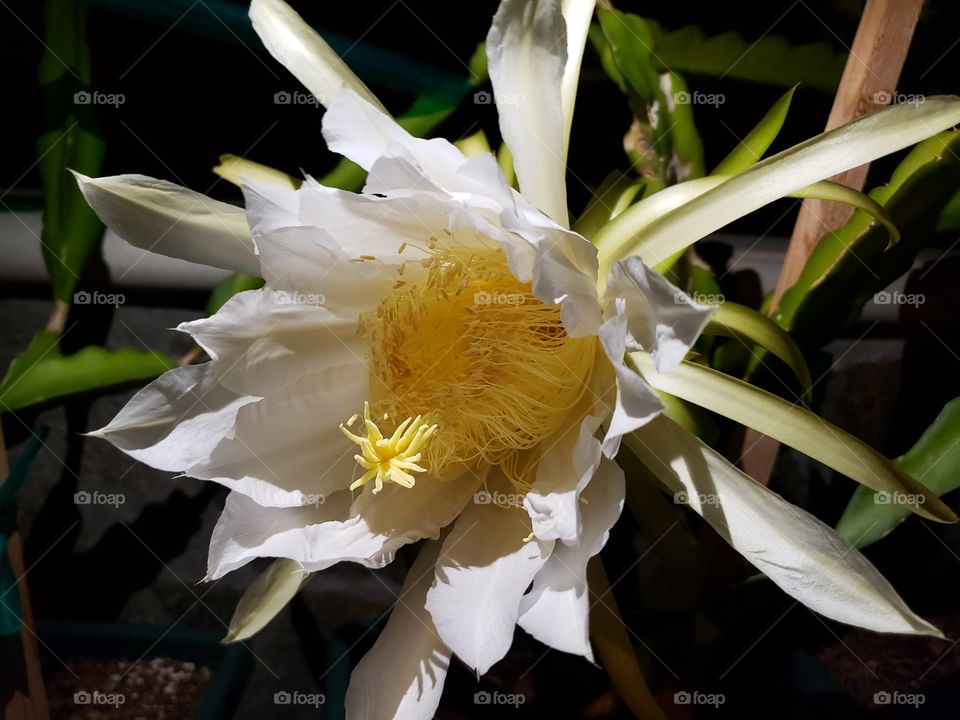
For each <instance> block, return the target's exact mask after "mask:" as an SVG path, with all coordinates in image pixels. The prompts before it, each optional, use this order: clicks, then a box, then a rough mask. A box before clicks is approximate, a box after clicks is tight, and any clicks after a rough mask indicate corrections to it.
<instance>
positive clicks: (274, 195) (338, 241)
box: [244, 177, 456, 291]
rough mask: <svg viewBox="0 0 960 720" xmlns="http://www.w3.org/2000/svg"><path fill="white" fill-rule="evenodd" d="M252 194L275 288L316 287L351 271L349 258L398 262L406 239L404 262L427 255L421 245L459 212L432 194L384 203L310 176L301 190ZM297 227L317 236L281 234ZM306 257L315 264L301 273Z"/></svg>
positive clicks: (253, 218)
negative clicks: (279, 233)
mask: <svg viewBox="0 0 960 720" xmlns="http://www.w3.org/2000/svg"><path fill="white" fill-rule="evenodd" d="M244 196H245V198H246V201H247V212H248V214H249V219H250V227H251V228H252V229H253V236H254V238H255V239H256V241H257V244H258V249H259V251H260V253H261V254H262V256H263V265H264V274H265V275H270V276H271V277H273V280H272V281H270V284H271V285H274V286H276V287H288V286H289V284H291V283H292V285H293V286H294V287H295V288H296V289H303V290H304V291H306V290H307V287H315V285H316V284H317V281H316V280H315V279H314V278H315V277H316V276H317V275H319V276H320V277H324V278H325V279H328V280H329V277H328V276H329V275H332V274H334V273H333V272H331V270H336V269H337V268H339V269H341V270H342V269H344V266H343V264H342V263H343V262H344V260H345V259H349V260H350V262H351V263H352V264H353V265H359V263H358V262H357V261H356V259H357V258H358V257H359V256H361V255H371V256H375V257H376V258H377V260H378V261H380V262H386V263H393V262H396V261H397V260H398V258H399V255H398V252H397V251H398V249H399V247H400V244H401V243H403V242H407V243H408V244H409V245H410V247H408V248H407V249H406V251H405V252H404V254H403V259H406V260H411V259H417V258H419V257H425V256H426V255H425V253H421V252H420V251H419V250H418V249H417V248H418V247H420V246H423V245H424V244H425V243H426V242H427V240H428V239H429V238H430V236H431V235H433V234H436V233H438V232H439V231H440V230H441V229H443V228H446V227H447V224H448V217H449V215H450V212H451V208H453V207H456V205H454V204H453V203H452V201H451V200H450V199H449V198H437V197H434V196H431V195H427V194H424V195H418V196H417V197H415V198H412V197H411V198H408V197H400V198H382V197H376V196H372V195H360V194H357V193H351V192H345V191H343V190H337V189H336V188H328V187H324V186H323V185H321V184H319V183H318V182H317V181H316V180H314V179H313V178H310V177H308V178H307V179H306V180H305V181H304V183H303V185H302V186H301V187H300V189H299V190H297V191H296V192H292V193H291V192H289V191H287V190H283V189H280V188H275V187H271V186H267V185H261V184H252V185H251V186H247V187H245V188H244ZM291 228H302V229H304V232H305V233H309V234H308V235H307V234H301V235H298V234H293V235H292V236H291V237H289V238H286V239H284V238H283V237H280V236H277V237H274V233H276V232H277V231H278V230H284V231H285V232H291ZM331 239H332V241H333V245H331V243H330V240H331ZM414 243H415V245H416V246H414ZM271 244H276V245H280V246H282V247H281V248H272V247H270V246H271ZM337 247H338V248H339V249H340V250H339V252H338V251H337V250H336V248H337ZM291 255H293V256H294V257H291ZM298 259H299V260H300V261H301V262H303V261H306V263H307V265H306V266H305V267H304V269H303V270H302V271H300V272H297V271H296V269H295V266H296V262H297V260H298ZM369 269H370V268H367V270H369ZM363 272H364V268H362V267H354V268H351V274H360V275H361V276H363Z"/></svg>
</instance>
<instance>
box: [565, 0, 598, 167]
mask: <svg viewBox="0 0 960 720" xmlns="http://www.w3.org/2000/svg"><path fill="white" fill-rule="evenodd" d="M560 5H561V6H562V10H563V20H564V23H565V24H566V28H567V62H566V65H564V68H563V79H562V81H561V83H560V100H561V104H562V105H563V153H564V159H566V156H567V148H568V146H569V145H570V126H571V125H572V124H573V107H574V105H575V104H576V100H577V84H578V83H579V81H580V62H581V60H583V51H584V48H585V46H586V44H587V33H588V32H589V30H590V20H591V19H592V18H593V8H594V6H595V5H596V0H560ZM564 162H566V160H564Z"/></svg>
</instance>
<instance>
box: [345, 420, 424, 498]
mask: <svg viewBox="0 0 960 720" xmlns="http://www.w3.org/2000/svg"><path fill="white" fill-rule="evenodd" d="M386 417H387V415H386V413H385V414H384V419H386ZM351 419H353V418H351ZM422 420H423V418H422V417H421V416H420V415H417V416H416V417H414V418H407V419H406V420H404V421H403V422H402V423H400V424H399V425H398V426H397V428H396V430H394V431H393V435H391V436H390V437H389V438H387V437H384V435H383V433H382V432H381V431H380V428H378V427H377V424H376V423H375V422H374V421H373V420H371V419H370V404H369V403H366V402H365V403H364V404H363V424H364V427H366V430H367V434H366V437H362V436H360V435H355V434H354V433H352V432H350V431H349V430H347V427H346V425H343V424H341V425H340V432H342V433H343V434H344V435H345V436H346V437H347V438H348V439H349V440H350V441H351V442H354V443H356V444H357V445H359V446H360V450H361V453H362V454H360V455H354V456H353V457H354V459H355V460H356V461H357V464H358V465H359V466H360V467H362V468H363V469H364V470H366V472H365V473H363V475H361V476H360V477H359V478H357V479H356V480H355V481H354V482H353V484H351V485H350V489H351V490H356V489H357V488H358V487H361V486H363V485H366V484H367V483H368V482H370V481H371V480H373V481H374V488H373V494H374V495H376V494H377V493H379V492H380V491H381V490H383V484H384V483H387V482H393V483H396V484H397V485H400V486H401V487H405V488H411V487H413V486H414V485H415V484H416V478H414V476H413V475H412V473H422V472H426V471H427V468H425V467H421V466H420V465H418V464H417V462H418V461H419V460H420V457H421V452H420V450H421V448H423V446H424V444H425V443H426V442H427V440H429V439H430V438H431V437H432V436H433V434H434V433H435V432H436V431H437V426H436V425H435V424H434V425H429V424H427V423H425V422H422ZM348 424H349V423H348Z"/></svg>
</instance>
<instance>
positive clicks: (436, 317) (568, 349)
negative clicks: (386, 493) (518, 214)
mask: <svg viewBox="0 0 960 720" xmlns="http://www.w3.org/2000/svg"><path fill="white" fill-rule="evenodd" d="M406 265H407V266H413V267H409V268H407V267H406V266H405V269H408V270H410V272H407V273H405V274H404V275H403V276H401V279H400V280H398V281H397V282H396V283H394V285H393V287H392V288H391V289H390V290H389V291H388V292H387V293H386V294H385V295H384V297H383V299H382V301H381V303H380V305H379V307H378V308H376V309H375V310H373V311H371V312H369V313H366V314H364V315H363V316H361V318H360V334H361V335H362V336H363V337H365V338H366V339H367V340H368V341H369V343H370V348H371V358H370V386H371V399H370V402H371V405H372V406H373V407H374V408H375V409H376V411H377V413H383V414H384V415H385V416H386V417H390V418H414V419H413V420H410V421H405V423H406V422H409V425H405V424H404V423H401V425H400V426H399V427H398V428H397V432H399V431H400V430H401V428H403V432H402V433H401V437H403V436H405V434H407V433H409V432H410V431H411V429H412V428H414V427H415V426H418V425H419V427H420V428H421V429H422V428H424V427H427V423H426V422H425V421H422V420H421V418H429V419H430V423H431V428H439V430H437V431H434V430H433V429H430V430H424V431H423V434H422V435H421V436H420V437H421V442H420V444H419V445H417V446H416V448H415V450H414V452H415V453H416V454H417V459H418V460H419V459H420V458H421V457H422V459H423V465H424V466H425V467H426V468H427V469H429V470H430V471H431V473H432V474H433V475H435V476H438V477H441V478H446V477H455V476H456V475H458V474H460V473H462V472H463V471H464V470H467V469H470V468H475V467H478V466H479V465H481V464H483V463H487V464H490V465H499V466H500V467H501V468H502V469H503V471H504V473H505V474H506V475H507V477H508V478H510V479H511V481H513V482H514V484H516V485H518V486H521V487H524V488H525V487H528V486H529V484H530V482H531V481H532V477H531V476H532V474H533V472H534V471H535V469H536V465H537V463H536V460H537V459H538V455H537V451H536V448H537V446H538V445H539V444H540V443H541V441H542V440H543V439H544V438H546V437H548V436H549V435H551V434H552V433H554V432H555V431H556V430H557V429H559V428H560V427H561V426H562V425H563V424H564V421H565V420H567V418H568V415H569V412H570V411H571V410H572V409H573V408H574V407H575V406H576V405H577V403H578V402H579V400H580V398H581V396H582V395H583V393H584V392H585V388H586V383H587V381H588V379H589V376H590V372H591V369H592V367H593V359H594V354H595V338H593V337H586V338H571V337H569V336H567V334H566V331H565V330H564V327H563V322H562V321H561V319H560V307H559V306H558V305H547V304H544V303H543V302H541V301H540V300H539V299H537V298H536V297H535V296H534V295H533V294H532V291H531V288H530V284H529V283H521V282H519V281H518V280H517V279H516V278H515V277H514V276H513V274H512V273H511V272H510V270H509V268H508V266H507V262H506V258H505V256H504V254H503V252H502V251H501V250H499V249H490V250H485V251H479V252H478V251H477V250H476V249H471V250H465V249H453V250H451V249H447V250H442V251H432V254H431V255H430V256H429V257H428V258H427V259H426V260H422V261H414V262H408V263H407V264H406ZM415 265H419V267H416V266H415ZM365 422H367V421H366V420H365ZM371 425H372V423H370V424H367V429H368V431H369V432H370V433H371V434H370V435H369V436H368V437H369V438H373V439H374V441H373V446H374V447H375V446H376V438H377V437H378V436H380V432H379V430H376V433H374V432H373V429H372V428H371ZM375 427H376V426H375V425H374V426H373V428H375ZM416 432H419V430H418V431H416ZM394 436H396V432H394ZM427 439H429V442H426V441H427ZM361 447H363V446H362V445H361ZM359 457H360V456H358V458H359ZM363 457H364V458H365V461H367V462H373V460H372V459H367V454H366V452H365V453H364V456H363ZM404 461H409V459H407V460H404ZM361 466H362V467H364V468H367V472H366V473H365V475H364V477H368V476H369V477H374V476H376V477H378V478H379V477H380V475H370V473H371V472H372V471H373V469H374V468H373V467H372V466H368V465H364V464H363V463H362V462H361ZM419 469H422V468H421V466H420V465H418V466H417V469H415V470H416V471H419ZM369 477H368V479H369ZM397 477H399V478H401V479H402V480H406V478H404V477H403V476H402V475H397ZM361 479H362V478H361ZM384 479H392V478H384ZM411 480H412V478H411ZM394 481H395V482H396V480H394ZM401 484H403V483H401ZM411 484H412V482H411Z"/></svg>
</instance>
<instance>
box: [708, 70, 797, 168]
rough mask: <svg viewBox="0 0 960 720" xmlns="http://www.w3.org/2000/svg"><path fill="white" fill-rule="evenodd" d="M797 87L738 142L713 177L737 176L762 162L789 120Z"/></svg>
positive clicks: (775, 104)
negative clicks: (789, 111)
mask: <svg viewBox="0 0 960 720" xmlns="http://www.w3.org/2000/svg"><path fill="white" fill-rule="evenodd" d="M796 89H797V86H796V85H794V86H793V87H792V88H790V89H789V90H787V92H785V93H784V94H783V95H782V96H781V97H780V99H779V100H777V101H776V102H775V103H774V104H773V107H771V108H770V109H769V110H768V111H767V114H766V115H764V116H763V117H762V118H761V119H760V122H758V123H757V125H756V127H755V128H753V130H751V131H750V132H749V133H747V136H746V137H745V138H743V140H739V141H738V142H737V146H736V147H735V148H734V149H733V150H731V151H730V153H729V154H728V155H727V156H726V157H725V158H724V159H723V160H721V161H720V164H719V165H717V166H716V167H715V168H714V169H713V172H712V173H710V174H711V175H736V174H737V173H739V172H743V171H744V170H746V169H747V168H748V167H750V166H751V165H753V164H754V163H756V162H759V161H760V158H762V157H763V154H764V153H765V152H766V151H767V150H768V149H769V148H770V146H771V145H772V144H773V141H774V140H776V139H777V135H779V134H780V129H781V128H782V127H783V123H784V121H785V120H786V119H787V111H788V110H790V103H791V102H792V101H793V93H794V92H796Z"/></svg>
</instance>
